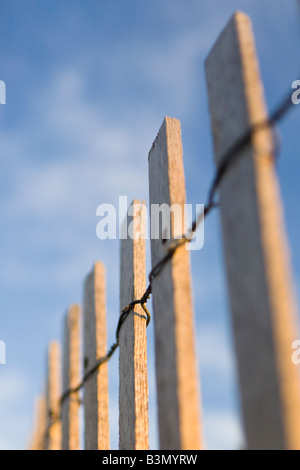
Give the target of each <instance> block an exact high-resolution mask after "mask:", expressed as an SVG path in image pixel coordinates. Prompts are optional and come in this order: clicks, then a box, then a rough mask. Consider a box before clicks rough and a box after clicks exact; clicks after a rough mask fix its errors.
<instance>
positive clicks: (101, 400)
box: [83, 262, 109, 450]
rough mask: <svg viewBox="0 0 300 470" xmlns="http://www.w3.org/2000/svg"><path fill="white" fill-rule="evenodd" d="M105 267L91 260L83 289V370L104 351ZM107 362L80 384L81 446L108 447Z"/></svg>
mask: <svg viewBox="0 0 300 470" xmlns="http://www.w3.org/2000/svg"><path fill="white" fill-rule="evenodd" d="M105 288H106V287H105V267H104V265H103V264H102V263H100V262H97V263H95V265H94V267H93V270H92V272H91V273H90V275H89V276H88V277H87V279H86V282H85V290H84V311H83V317H84V371H85V372H87V371H88V370H90V369H91V368H92V367H93V366H94V365H95V363H96V361H97V359H99V358H100V357H103V356H105V355H106V352H107V332H106V293H105ZM108 406H109V397H108V366H107V364H103V365H102V366H101V367H100V368H99V369H98V370H97V371H96V372H95V373H94V374H93V375H92V376H91V377H90V378H89V379H88V380H87V382H86V383H85V385H84V423H85V435H84V440H85V449H86V450H97V449H99V450H108V449H109V410H108Z"/></svg>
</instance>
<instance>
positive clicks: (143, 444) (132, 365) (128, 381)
mask: <svg viewBox="0 0 300 470" xmlns="http://www.w3.org/2000/svg"><path fill="white" fill-rule="evenodd" d="M128 229H129V232H130V233H129V235H128V236H127V238H124V239H122V240H121V272H120V304H121V309H123V308H124V307H126V306H127V305H128V304H129V303H130V302H132V301H133V300H138V299H140V298H141V297H142V295H143V294H144V292H145V289H146V251H145V206H144V204H141V203H140V202H139V201H136V200H135V201H133V202H132V205H131V206H130V208H129V211H128V217H127V218H126V221H125V225H124V226H123V230H126V232H128ZM119 345H120V348H119V349H120V354H119V377H120V378H119V380H120V385H119V449H120V450H130V449H137V450H144V449H148V448H149V430H148V373H147V338H146V319H145V312H144V310H143V309H142V307H141V306H140V305H136V306H135V308H134V310H133V311H132V312H130V314H129V316H128V317H127V319H126V320H125V322H124V323H123V325H122V328H121V331H120V339H119Z"/></svg>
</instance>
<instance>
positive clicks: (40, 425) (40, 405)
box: [29, 396, 46, 450]
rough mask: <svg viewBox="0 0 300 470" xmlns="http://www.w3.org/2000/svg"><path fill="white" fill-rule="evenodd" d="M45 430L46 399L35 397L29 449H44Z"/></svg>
mask: <svg viewBox="0 0 300 470" xmlns="http://www.w3.org/2000/svg"><path fill="white" fill-rule="evenodd" d="M45 432H46V399H45V397H44V396H40V397H38V398H36V400H35V404H34V427H33V434H32V437H31V441H30V444H29V450H44V445H45V442H44V441H45Z"/></svg>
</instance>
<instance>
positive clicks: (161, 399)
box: [31, 13, 300, 450]
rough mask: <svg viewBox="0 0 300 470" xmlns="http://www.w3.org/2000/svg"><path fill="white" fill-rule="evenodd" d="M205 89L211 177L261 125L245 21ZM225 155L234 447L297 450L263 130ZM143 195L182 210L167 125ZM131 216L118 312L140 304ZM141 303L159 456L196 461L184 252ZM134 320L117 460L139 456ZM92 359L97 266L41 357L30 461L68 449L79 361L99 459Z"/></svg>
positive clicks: (102, 350)
mask: <svg viewBox="0 0 300 470" xmlns="http://www.w3.org/2000/svg"><path fill="white" fill-rule="evenodd" d="M206 77H207V88H208V96H209V103H210V113H211V122H212V132H213V139H214V150H215V162H216V165H217V167H219V165H220V164H221V162H222V157H223V155H224V154H225V153H226V151H228V149H230V148H231V147H232V146H233V145H234V143H235V142H236V141H238V139H239V138H240V136H242V135H243V134H245V132H247V130H248V129H249V128H250V129H251V128H253V126H255V125H256V124H258V123H262V122H265V121H266V120H267V112H266V106H265V102H264V97H263V87H262V83H261V79H260V73H259V66H258V61H257V57H256V51H255V45H254V38H253V34H252V29H251V22H250V20H249V18H248V17H247V16H246V15H245V14H243V13H236V14H235V15H234V17H233V18H232V19H231V21H230V22H229V24H228V25H227V27H226V28H225V30H224V31H223V32H222V34H221V35H220V37H219V39H218V40H217V42H216V44H215V45H214V47H213V49H212V51H211V52H210V54H209V56H208V58H207V61H206ZM239 153H240V155H237V156H238V157H239V158H236V161H235V163H234V164H232V165H231V166H230V169H229V170H228V171H227V173H226V175H225V177H224V178H223V179H222V181H221V183H220V185H219V188H218V189H219V200H220V212H221V219H222V230H223V239H224V252H225V261H226V270H227V280H228V289H229V294H230V295H229V297H230V304H231V313H232V324H233V332H234V341H235V351H236V359H237V365H238V373H239V384H240V395H241V406H242V417H243V423H244V430H245V437H246V446H247V448H249V449H299V448H300V425H299V423H300V383H299V376H298V371H297V368H296V367H295V366H294V365H293V364H292V361H291V345H292V342H293V341H294V339H295V338H296V337H297V333H298V329H297V324H296V323H297V322H296V304H295V297H294V293H293V289H292V287H291V286H292V281H291V270H290V265H289V255H288V249H287V243H286V237H285V230H284V224H283V220H282V219H283V217H282V208H281V199H280V194H279V187H278V181H277V178H276V174H275V171H274V164H273V160H274V158H273V157H274V155H273V139H272V132H271V129H270V128H268V127H267V126H264V127H262V128H261V129H260V130H258V131H257V132H253V135H252V137H251V141H250V143H249V144H248V145H247V146H245V148H244V149H243V150H240V151H239ZM149 188H150V204H168V205H169V206H172V205H173V204H179V205H180V206H181V207H183V205H184V204H185V201H186V196H185V181H184V172H183V159H182V144H181V134H180V124H179V122H178V121H177V120H176V119H171V118H165V120H164V122H163V124H162V127H161V129H160V131H159V133H158V136H157V138H156V140H155V142H154V144H153V146H152V149H151V151H150V153H149ZM134 207H135V210H134V211H132V209H131V210H130V215H129V216H128V218H127V227H125V228H128V226H129V225H130V224H135V225H134V226H135V227H136V232H135V237H134V239H131V238H127V239H124V240H122V241H121V271H120V305H121V308H123V307H124V306H126V305H128V304H130V302H132V301H134V300H136V299H140V298H141V296H142V295H143V293H144V292H145V289H146V271H145V266H146V263H145V257H146V250H145V240H144V239H143V237H142V232H143V227H144V224H145V211H144V205H143V204H142V203H140V202H139V201H134ZM170 224H171V236H172V237H173V238H174V237H175V235H177V234H175V233H174V225H173V224H172V221H171V220H170ZM181 229H182V233H184V227H183V226H182V227H181ZM170 243H172V242H171V241H167V242H165V240H164V238H163V235H162V234H160V236H159V238H158V239H152V240H151V257H152V267H155V266H157V263H159V261H160V260H161V259H162V258H163V257H164V256H165V255H166V252H167V250H168V247H169V246H170ZM151 289H152V296H153V310H154V330H155V356H156V383H157V400H158V423H159V443H160V448H161V449H164V450H172V449H177V450H183V449H193V450H194V449H202V448H203V447H204V436H203V428H202V420H201V400H200V396H199V389H200V387H199V382H198V376H197V375H198V374H197V365H196V364H197V361H196V354H195V329H194V319H193V316H194V314H193V305H192V295H191V276H190V260H189V251H188V250H186V247H185V246H184V245H182V246H181V247H179V248H178V249H176V251H174V253H173V256H171V257H170V259H169V260H168V262H167V263H165V265H164V267H163V269H161V271H160V273H159V275H157V276H156V277H154V278H153V279H152V282H151ZM81 317H82V319H81ZM146 318H147V317H146V315H145V311H144V310H143V308H142V305H141V304H136V305H135V306H134V308H133V309H132V312H131V313H130V314H129V315H128V316H127V318H126V320H125V321H124V322H123V324H122V326H121V329H120V334H119V343H118V345H119V448H120V449H122V450H123V449H148V447H149V430H148V381H147V339H146ZM81 324H82V327H83V331H81V326H80V325H81ZM81 338H83V358H81V356H80V351H81V346H80V345H81ZM106 351H107V333H106V300H105V268H104V266H103V264H101V263H100V262H97V263H95V265H94V267H93V270H92V272H91V273H90V274H89V276H88V277H87V279H86V282H85V286H84V301H83V308H82V309H81V308H80V307H79V306H78V305H74V306H72V307H71V308H70V309H69V311H68V314H67V317H66V320H65V332H64V345H63V351H62V359H61V352H60V347H59V344H57V343H56V342H54V343H52V344H51V345H50V347H49V354H48V372H47V390H46V394H45V397H42V398H40V399H39V400H38V401H37V405H36V423H35V429H34V432H33V437H32V442H31V448H32V449H70V450H76V449H79V446H80V444H79V442H80V426H79V408H80V396H79V389H78V390H76V386H77V385H78V384H79V383H80V381H81V380H82V378H81V376H80V371H81V366H80V364H81V361H82V363H83V373H84V374H86V373H87V372H88V371H91V370H92V373H91V374H90V375H89V376H88V378H87V379H86V380H85V381H84V383H83V385H82V388H83V396H84V399H83V404H82V405H83V406H84V448H85V449H108V448H109V407H108V364H107V362H105V363H103V364H102V365H100V367H97V361H98V360H99V358H101V357H103V356H105V354H106ZM61 361H62V362H61ZM95 364H96V367H95ZM61 369H62V370H61ZM70 390H71V392H70ZM68 391H69V392H68ZM66 392H67V393H66ZM62 397H63V399H61V398H62Z"/></svg>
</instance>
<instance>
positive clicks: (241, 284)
mask: <svg viewBox="0 0 300 470" xmlns="http://www.w3.org/2000/svg"><path fill="white" fill-rule="evenodd" d="M206 74H207V87H208V93H209V100H210V112H211V121H212V130H213V137H214V147H215V158H216V163H217V164H219V163H220V161H221V158H222V155H224V153H225V152H226V150H228V149H229V148H230V147H231V145H233V144H234V143H235V141H236V140H237V139H238V138H240V137H241V136H242V135H243V134H244V133H245V132H246V131H247V130H248V129H249V127H250V126H252V125H253V124H255V123H258V122H262V121H264V120H265V119H266V117H267V113H266V107H265V101H264V96H263V88H262V83H261V78H260V73H259V66H258V61H257V57H256V51H255V44H254V38H253V34H252V30H251V22H250V20H249V18H248V17H247V16H246V15H244V14H243V13H237V14H235V15H234V17H233V18H232V20H231V21H230V23H229V25H228V26H227V27H226V29H225V30H224V31H223V33H222V34H221V36H220V38H219V39H218V41H217V43H216V45H215V46H214V48H213V50H212V52H211V53H210V55H209V57H208V59H207V61H206ZM272 149H273V141H272V135H271V132H270V131H269V130H263V131H259V132H257V133H256V134H255V135H254V136H253V138H252V144H251V145H249V147H248V148H247V149H246V150H244V151H243V156H242V158H241V159H240V160H239V161H238V162H237V163H235V164H234V166H232V167H231V169H230V170H229V172H228V173H227V174H226V176H225V178H224V180H223V182H222V184H221V186H220V191H219V193H220V204H221V217H222V227H223V237H224V250H225V258H226V268H227V277H228V286H229V292H230V301H231V310H232V320H233V328H234V337H235V347H236V355H237V361H238V370H239V380H240V389H241V400H242V410H243V416H244V424H245V432H246V439H247V446H248V448H250V449H299V447H300V429H299V422H300V387H299V377H298V372H297V368H296V367H295V366H293V364H292V362H291V345H292V342H293V340H294V339H295V338H297V337H298V326H297V322H296V306H295V299H294V293H293V288H292V279H291V270H290V263H289V254H288V248H287V242H286V235H285V231H284V225H283V215H282V207H281V198H280V194H279V188H278V182H277V178H276V174H275V171H274V155H273V150H272Z"/></svg>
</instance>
